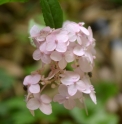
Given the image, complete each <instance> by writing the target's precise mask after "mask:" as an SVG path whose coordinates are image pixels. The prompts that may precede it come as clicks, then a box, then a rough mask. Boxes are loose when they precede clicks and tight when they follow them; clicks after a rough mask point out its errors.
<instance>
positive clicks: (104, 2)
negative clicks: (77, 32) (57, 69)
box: [0, 0, 122, 124]
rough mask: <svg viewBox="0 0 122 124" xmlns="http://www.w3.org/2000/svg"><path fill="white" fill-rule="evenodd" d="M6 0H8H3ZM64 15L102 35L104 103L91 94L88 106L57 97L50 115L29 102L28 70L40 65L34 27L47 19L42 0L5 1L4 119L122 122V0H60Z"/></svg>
mask: <svg viewBox="0 0 122 124" xmlns="http://www.w3.org/2000/svg"><path fill="white" fill-rule="evenodd" d="M0 2H1V1H0ZM2 2H6V1H4V0H3V1H2ZM59 2H60V4H61V7H62V9H63V11H64V20H67V19H68V20H73V21H76V22H79V21H84V22H85V23H86V24H85V26H86V27H88V25H90V26H91V27H92V29H93V32H94V37H95V39H96V50H97V52H96V56H97V59H96V61H95V67H94V71H93V72H92V75H93V76H92V78H91V81H92V84H93V85H94V86H95V90H96V95H97V101H98V104H97V105H94V104H93V103H92V101H91V100H90V99H89V97H88V98H87V99H86V100H85V102H86V105H87V108H88V113H89V114H88V115H87V114H86V113H85V110H84V109H82V110H80V109H77V108H76V109H73V110H71V111H68V110H66V109H64V108H63V106H62V105H58V104H57V103H53V113H52V114H51V115H49V116H46V115H44V114H42V113H41V112H40V111H38V110H37V111H36V115H35V116H34V117H33V116H32V115H31V114H30V113H29V111H28V110H27V108H26V104H25V101H24V99H25V94H26V92H25V91H24V90H23V85H22V82H23V79H24V76H25V75H27V74H30V72H31V71H33V70H35V69H37V68H39V66H40V62H39V61H38V62H36V61H34V60H33V59H32V53H33V51H34V50H35V48H34V47H33V46H32V45H31V44H30V39H29V33H28V31H29V28H30V27H31V26H32V25H33V24H34V23H37V24H41V25H42V26H43V25H44V21H43V17H42V14H41V8H40V4H39V1H38V0H37V1H34V0H28V1H27V2H24V3H18V2H12V3H6V4H3V5H1V6H0V124H10V123H12V124H122V14H121V13H122V2H121V0H100V1H98V0H92V1H89V0H59ZM48 92H50V90H49V91H48Z"/></svg>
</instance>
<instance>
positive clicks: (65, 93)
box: [58, 84, 69, 97]
mask: <svg viewBox="0 0 122 124" xmlns="http://www.w3.org/2000/svg"><path fill="white" fill-rule="evenodd" d="M58 92H59V93H60V94H61V95H62V96H64V97H66V96H69V94H68V89H67V86H65V85H63V84H61V85H60V86H59V88H58Z"/></svg>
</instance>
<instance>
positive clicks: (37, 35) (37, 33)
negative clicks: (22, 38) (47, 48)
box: [30, 25, 52, 47]
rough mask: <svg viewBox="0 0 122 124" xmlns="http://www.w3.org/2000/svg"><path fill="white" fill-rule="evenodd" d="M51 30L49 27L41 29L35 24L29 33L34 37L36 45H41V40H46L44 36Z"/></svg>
mask: <svg viewBox="0 0 122 124" xmlns="http://www.w3.org/2000/svg"><path fill="white" fill-rule="evenodd" d="M51 32H52V29H51V28H50V27H45V28H43V29H42V30H40V28H39V27H38V26H36V25H34V26H33V27H32V28H31V30H30V35H31V37H32V38H33V39H34V42H35V44H36V46H37V47H39V45H41V43H42V42H43V41H45V40H46V37H47V36H48V35H49V34H50V33H51Z"/></svg>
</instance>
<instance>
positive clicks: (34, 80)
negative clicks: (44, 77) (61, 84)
mask: <svg viewBox="0 0 122 124" xmlns="http://www.w3.org/2000/svg"><path fill="white" fill-rule="evenodd" d="M40 79H41V75H39V74H32V75H30V80H29V82H30V83H31V84H37V83H38V82H39V81H40Z"/></svg>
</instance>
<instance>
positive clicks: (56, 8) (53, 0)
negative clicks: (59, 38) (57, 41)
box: [40, 0, 63, 28]
mask: <svg viewBox="0 0 122 124" xmlns="http://www.w3.org/2000/svg"><path fill="white" fill-rule="evenodd" d="M40 3H41V9H42V13H43V16H44V21H45V23H46V26H50V27H51V28H61V26H62V23H63V12H62V10H61V7H60V5H59V2H58V1H57V0H40Z"/></svg>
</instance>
